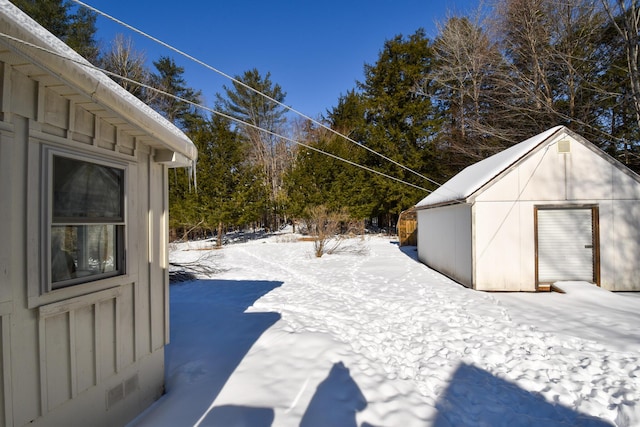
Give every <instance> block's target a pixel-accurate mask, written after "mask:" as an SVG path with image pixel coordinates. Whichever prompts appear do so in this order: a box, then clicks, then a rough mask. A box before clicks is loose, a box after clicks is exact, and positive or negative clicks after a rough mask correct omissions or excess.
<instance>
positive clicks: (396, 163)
mask: <svg viewBox="0 0 640 427" xmlns="http://www.w3.org/2000/svg"><path fill="white" fill-rule="evenodd" d="M71 1H72V2H74V3H77V4H79V5H81V6H83V7H85V8H87V9H89V10H91V11H93V12H95V13H97V14H99V15H101V16H103V17H105V18H107V19H109V20H111V21H113V22H115V23H117V24H119V25H122V26H123V27H125V28H127V29H129V30H131V31H133V32H135V33H137V34H139V35H141V36H143V37H145V38H148V39H149V40H152V41H153V42H155V43H158V44H160V45H162V46H164V47H166V48H167V49H169V50H171V51H173V52H175V53H177V54H179V55H181V56H184V57H185V58H187V59H189V60H191V61H193V62H195V63H197V64H199V65H201V66H203V67H205V68H207V69H208V70H211V71H213V72H215V73H217V74H219V75H221V76H222V77H224V78H226V79H229V80H231V81H232V82H234V83H235V84H238V85H240V86H242V87H244V88H246V89H249V90H250V91H252V92H254V93H256V94H257V95H260V96H262V97H264V98H265V99H268V100H269V101H271V102H273V103H275V104H277V105H279V106H281V107H283V108H285V109H286V110H288V111H291V112H292V113H295V114H297V115H299V116H300V117H302V118H304V119H306V120H309V121H311V122H312V123H314V124H315V125H317V126H320V127H322V128H324V129H326V130H328V131H329V132H331V133H333V134H335V135H337V136H339V137H341V138H344V139H345V140H347V141H349V142H351V143H353V144H355V145H357V146H358V147H361V148H364V149H365V150H367V151H369V152H370V153H372V154H374V155H376V156H378V157H380V158H382V159H384V160H386V161H388V162H390V163H392V164H394V165H396V166H398V167H400V168H402V169H404V170H406V171H408V172H410V173H412V174H414V175H416V176H418V177H420V178H422V179H424V180H426V181H428V182H430V183H432V184H434V185H436V186H438V187H441V186H442V184H440V183H439V182H437V181H435V180H433V179H431V178H429V177H427V176H425V175H422V174H421V173H419V172H416V171H414V170H413V169H411V168H409V167H407V166H405V165H403V164H401V163H399V162H397V161H395V160H393V159H391V158H389V157H387V156H385V155H384V154H381V153H378V152H377V151H375V150H373V149H372V148H370V147H367V146H366V145H364V144H362V143H360V142H358V141H356V140H354V139H352V138H350V137H348V136H346V135H344V134H342V133H340V132H338V131H336V130H335V129H332V128H331V127H329V126H327V125H326V124H324V123H321V122H319V121H318V120H315V119H313V118H311V117H309V116H308V115H306V114H304V113H302V112H300V111H298V110H296V109H294V108H293V107H291V106H289V105H286V104H284V103H282V102H280V101H278V100H276V99H274V98H273V97H270V96H269V95H267V94H265V93H262V92H260V91H259V90H257V89H255V88H253V87H251V86H249V85H247V84H246V83H244V82H242V81H240V80H238V79H236V78H234V77H232V76H230V75H228V74H226V73H224V72H223V71H220V70H218V69H217V68H215V67H213V66H211V65H209V64H207V63H206V62H204V61H201V60H199V59H197V58H195V57H194V56H192V55H190V54H188V53H186V52H184V51H182V50H180V49H178V48H176V47H174V46H172V45H170V44H168V43H165V42H163V41H162V40H159V39H157V38H156V37H153V36H152V35H150V34H147V33H145V32H144V31H142V30H139V29H138V28H136V27H134V26H132V25H129V24H127V23H126V22H123V21H121V20H119V19H118V18H115V17H113V16H111V15H109V14H108V13H106V12H103V11H101V10H99V9H97V8H95V7H93V6H90V5H88V4H86V3H84V2H82V1H80V0H71ZM418 188H421V187H418Z"/></svg>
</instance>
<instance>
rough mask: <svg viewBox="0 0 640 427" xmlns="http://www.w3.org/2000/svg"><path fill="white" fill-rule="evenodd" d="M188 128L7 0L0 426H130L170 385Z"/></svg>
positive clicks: (3, 26)
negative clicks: (177, 200) (174, 176)
mask: <svg viewBox="0 0 640 427" xmlns="http://www.w3.org/2000/svg"><path fill="white" fill-rule="evenodd" d="M196 158H197V150H196V147H195V146H194V144H193V143H192V142H191V141H190V140H189V139H188V138H187V137H186V136H185V135H184V133H182V132H181V131H179V130H178V129H177V128H175V127H174V126H173V125H172V124H170V123H169V122H168V121H166V120H165V119H163V118H162V117H161V116H160V115H158V114H157V113H156V112H154V111H153V110H152V109H150V108H149V107H148V106H146V105H145V104H144V103H142V102H140V101H139V100H137V99H136V98H134V97H133V96H131V95H130V94H129V93H128V92H126V91H125V90H123V89H122V88H121V87H120V86H118V85H117V84H116V83H114V82H113V81H112V80H111V79H109V78H108V77H107V76H106V75H105V74H103V73H102V72H100V71H97V70H96V69H95V68H93V67H92V66H91V65H90V64H89V63H88V62H87V61H85V60H84V59H83V58H82V57H80V56H79V55H77V54H76V53H75V52H74V51H73V50H71V49H70V48H69V47H68V46H66V45H65V44H64V43H62V42H61V41H60V40H59V39H57V38H56V37H54V36H53V35H52V34H50V33H49V32H48V31H46V30H45V29H44V28H42V27H41V26H40V25H38V24H37V23H36V22H35V21H33V20H32V19H30V18H29V17H28V16H27V15H25V14H24V13H22V12H21V11H20V10H19V9H18V8H16V7H15V6H13V5H12V4H11V3H10V2H9V1H7V0H0V224H2V233H1V236H2V244H0V426H10V427H17V426H26V425H29V426H34V427H35V426H104V427H107V426H117V425H124V424H126V423H127V422H128V421H130V420H131V419H132V418H134V417H135V416H136V415H138V414H139V413H140V412H141V411H143V410H144V409H145V408H146V407H147V406H149V405H150V404H151V403H152V402H153V401H154V400H155V399H157V398H158V397H160V396H161V395H162V393H163V391H164V346H165V344H166V343H167V342H168V340H169V327H168V320H169V313H168V299H169V292H168V289H169V288H168V287H169V277H168V269H167V268H168V260H167V250H168V245H167V240H168V191H167V189H168V168H170V167H181V166H189V165H191V164H192V163H193V162H194V161H195V159H196Z"/></svg>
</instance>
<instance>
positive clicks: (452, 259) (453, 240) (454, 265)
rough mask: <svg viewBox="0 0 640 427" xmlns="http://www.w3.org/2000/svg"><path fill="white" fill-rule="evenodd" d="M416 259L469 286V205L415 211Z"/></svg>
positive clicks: (470, 273)
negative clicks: (416, 220) (416, 228)
mask: <svg viewBox="0 0 640 427" xmlns="http://www.w3.org/2000/svg"><path fill="white" fill-rule="evenodd" d="M417 212H418V223H419V224H420V226H419V227H418V258H419V259H420V261H422V262H424V263H425V264H427V265H429V266H430V267H432V268H434V269H435V270H437V271H439V272H440V273H443V274H445V275H447V276H449V277H451V278H453V279H454V280H457V281H458V282H460V283H462V284H464V285H466V286H471V283H472V268H471V267H472V263H471V205H468V204H464V203H460V204H455V205H450V206H444V207H440V208H435V209H423V210H418V211H417Z"/></svg>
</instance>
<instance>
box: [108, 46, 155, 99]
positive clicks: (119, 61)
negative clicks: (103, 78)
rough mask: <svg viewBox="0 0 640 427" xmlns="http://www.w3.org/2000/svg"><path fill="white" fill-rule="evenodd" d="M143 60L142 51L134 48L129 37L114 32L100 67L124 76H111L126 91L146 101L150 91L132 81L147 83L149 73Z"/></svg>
mask: <svg viewBox="0 0 640 427" xmlns="http://www.w3.org/2000/svg"><path fill="white" fill-rule="evenodd" d="M145 61H146V58H145V55H144V53H142V52H139V51H136V50H135V48H134V46H133V41H132V40H131V38H130V37H125V36H124V35H123V34H116V36H115V38H114V39H113V41H112V42H111V49H110V50H109V51H108V52H107V53H106V54H105V55H104V57H103V58H102V67H103V68H104V69H105V70H107V71H109V72H111V73H113V74H115V75H117V76H121V77H124V79H120V78H118V77H116V76H112V78H113V79H114V80H115V81H116V82H118V84H119V85H120V86H122V87H123V88H124V89H125V90H126V91H127V92H129V93H131V94H133V95H134V96H135V97H136V98H138V99H141V100H143V101H145V102H148V101H149V97H151V96H153V94H152V92H151V91H147V90H145V89H144V87H143V86H140V85H138V84H136V83H134V82H140V83H143V84H148V83H149V76H150V73H149V71H148V69H147V68H146V66H145Z"/></svg>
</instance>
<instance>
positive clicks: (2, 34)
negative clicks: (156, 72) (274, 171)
mask: <svg viewBox="0 0 640 427" xmlns="http://www.w3.org/2000/svg"><path fill="white" fill-rule="evenodd" d="M0 37H3V38H5V39H8V40H11V41H14V42H16V43H20V44H23V45H26V46H29V47H31V48H34V49H38V50H40V51H43V52H46V53H48V54H51V55H54V56H57V57H59V58H61V59H64V60H67V61H71V62H74V63H76V64H78V65H81V66H83V67H86V68H90V69H93V70H96V71H100V72H103V73H105V74H107V75H109V76H113V77H117V78H119V79H122V80H125V81H127V82H129V83H133V84H136V85H138V86H140V87H144V88H145V89H149V90H151V91H153V92H156V93H158V94H160V95H163V96H167V97H170V98H173V99H175V100H178V101H180V102H184V103H186V104H189V105H192V106H194V107H196V108H199V109H202V110H205V111H208V112H210V113H213V114H216V115H218V116H220V117H223V118H225V119H227V120H231V121H234V122H236V123H238V124H241V125H243V126H247V127H250V128H253V129H256V130H258V131H260V132H264V133H266V134H269V135H272V136H274V137H277V138H281V139H282V140H284V141H288V142H291V143H293V144H296V145H300V146H302V147H305V148H307V149H309V150H312V151H315V152H317V153H320V154H324V155H325V156H328V157H331V158H333V159H336V160H339V161H341V162H344V163H347V164H349V165H352V166H355V167H358V168H360V169H364V170H366V171H368V172H371V173H374V174H377V175H380V176H383V177H385V178H388V179H392V180H394V181H396V182H399V183H402V184H405V185H408V186H410V187H413V188H416V189H418V190H422V191H426V192H429V193H430V192H432V191H433V190H428V189H426V188H423V187H420V186H418V185H415V184H412V183H410V182H407V181H404V180H402V179H400V178H396V177H395V176H392V175H388V174H386V173H384V172H380V171H377V170H375V169H372V168H370V167H368V166H364V165H361V164H358V163H355V162H353V161H351V160H348V159H345V158H342V157H340V156H337V155H335V154H332V153H329V152H326V151H323V150H321V149H319V148H317V147H314V146H312V145H309V144H305V143H303V142H300V141H297V140H295V139H293V138H289V137H287V136H284V135H280V134H278V133H276V132H273V131H271V130H269V129H264V128H261V127H259V126H257V125H254V124H252V123H248V122H245V121H243V120H241V119H238V118H236V117H233V116H230V115H228V114H225V113H223V112H220V111H217V110H215V109H213V108H210V107H206V106H204V105H202V104H198V103H196V102H193V101H190V100H188V99H184V98H181V97H179V96H176V95H173V94H170V93H168V92H165V91H163V90H161V89H158V88H155V87H153V86H150V85H148V84H145V83H141V82H138V81H135V80H133V79H130V78H127V77H124V76H121V75H119V74H117V73H113V72H111V71H108V70H105V69H103V68H100V67H97V66H95V65H93V64H90V63H88V62H84V61H78V60H76V59H74V58H70V57H67V56H65V55H61V54H59V53H58V52H54V51H52V50H49V49H46V48H44V47H42V46H38V45H35V44H33V43H30V42H27V41H25V40H21V39H18V38H16V37H13V36H10V35H8V34H5V33H0Z"/></svg>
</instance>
